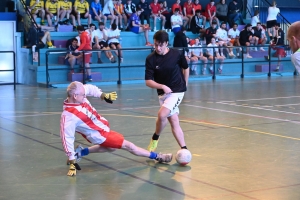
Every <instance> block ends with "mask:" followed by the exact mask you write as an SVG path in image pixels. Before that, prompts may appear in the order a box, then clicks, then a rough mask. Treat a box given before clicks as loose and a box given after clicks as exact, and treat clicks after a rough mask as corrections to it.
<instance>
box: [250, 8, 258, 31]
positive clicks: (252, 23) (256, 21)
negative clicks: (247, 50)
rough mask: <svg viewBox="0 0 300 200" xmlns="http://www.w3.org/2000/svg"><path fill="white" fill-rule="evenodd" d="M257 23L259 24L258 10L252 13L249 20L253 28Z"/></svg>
mask: <svg viewBox="0 0 300 200" xmlns="http://www.w3.org/2000/svg"><path fill="white" fill-rule="evenodd" d="M258 22H260V20H259V10H256V11H255V12H254V15H253V17H252V18H251V25H252V26H253V27H254V26H256V24H257V23H258Z"/></svg>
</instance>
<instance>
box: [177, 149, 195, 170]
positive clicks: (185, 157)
mask: <svg viewBox="0 0 300 200" xmlns="http://www.w3.org/2000/svg"><path fill="white" fill-rule="evenodd" d="M175 159H176V161H177V163H178V164H180V165H182V166H184V165H187V164H189V162H191V160H192V154H191V152H190V151H189V150H187V149H180V150H178V151H177V153H176V156H175Z"/></svg>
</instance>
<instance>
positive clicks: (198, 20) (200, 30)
mask: <svg viewBox="0 0 300 200" xmlns="http://www.w3.org/2000/svg"><path fill="white" fill-rule="evenodd" d="M205 24H206V18H205V17H204V16H203V15H201V10H196V15H195V16H193V18H192V20H191V26H190V27H191V31H192V33H193V34H201V35H200V37H202V35H203V34H204V33H205Z"/></svg>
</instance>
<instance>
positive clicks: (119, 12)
mask: <svg viewBox="0 0 300 200" xmlns="http://www.w3.org/2000/svg"><path fill="white" fill-rule="evenodd" d="M115 14H116V17H118V18H119V19H118V20H119V25H120V29H121V30H122V29H123V23H122V19H124V27H125V30H126V28H127V16H126V15H125V12H124V5H123V4H122V0H116V4H115Z"/></svg>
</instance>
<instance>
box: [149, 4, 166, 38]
mask: <svg viewBox="0 0 300 200" xmlns="http://www.w3.org/2000/svg"><path fill="white" fill-rule="evenodd" d="M157 1H158V0H153V2H152V3H151V4H150V9H151V15H150V17H152V18H153V26H154V27H153V31H154V32H156V31H157V30H156V19H158V20H162V28H161V29H162V30H165V23H166V17H165V16H164V15H162V14H161V13H160V5H159V3H158V2H157Z"/></svg>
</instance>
